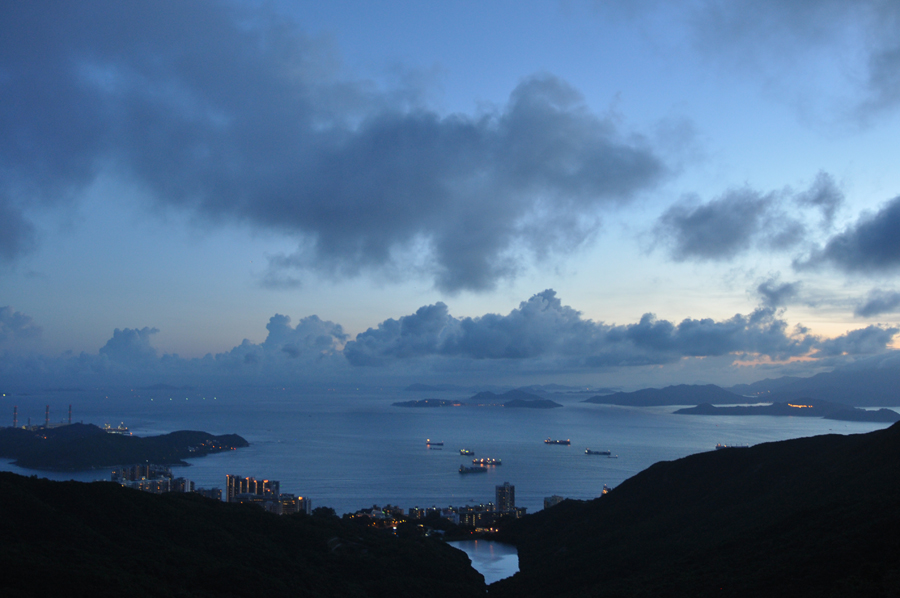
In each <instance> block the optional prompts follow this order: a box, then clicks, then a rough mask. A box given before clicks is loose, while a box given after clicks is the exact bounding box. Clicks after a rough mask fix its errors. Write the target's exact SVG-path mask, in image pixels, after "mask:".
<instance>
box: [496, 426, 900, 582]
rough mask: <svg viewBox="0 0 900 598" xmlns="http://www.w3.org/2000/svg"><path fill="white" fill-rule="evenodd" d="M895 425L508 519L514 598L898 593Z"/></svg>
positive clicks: (662, 469) (704, 464)
mask: <svg viewBox="0 0 900 598" xmlns="http://www.w3.org/2000/svg"><path fill="white" fill-rule="evenodd" d="M898 459H900V424H895V425H893V426H891V427H890V428H887V429H884V430H880V431H876V432H871V433H869V434H860V435H852V436H838V435H826V436H816V437H810V438H800V439H796V440H788V441H783V442H773V443H766V444H760V445H757V446H753V447H750V448H744V449H726V450H721V451H712V452H709V453H701V454H697V455H692V456H689V457H685V458H683V459H679V460H677V461H669V462H660V463H656V464H655V465H653V466H651V467H650V468H648V469H646V470H645V471H643V472H641V473H639V474H637V475H635V476H634V477H632V478H629V479H628V480H626V481H625V482H623V483H622V484H621V485H620V486H618V487H617V488H614V489H613V490H612V491H611V492H610V493H609V494H607V495H605V496H602V497H600V498H598V499H595V500H593V501H588V502H579V501H565V502H563V503H562V504H560V505H557V506H554V507H551V508H549V509H545V510H543V511H540V512H538V513H535V514H534V515H529V516H528V517H526V518H523V519H521V520H519V521H516V522H513V523H512V524H511V525H510V526H509V527H508V528H507V529H506V531H505V532H504V536H505V540H506V541H510V542H512V543H514V544H515V545H516V546H517V547H518V549H519V566H520V572H519V573H518V574H516V575H515V576H514V577H512V578H510V579H507V580H501V581H500V582H498V583H496V584H493V585H492V587H491V595H492V596H499V597H501V598H506V597H512V596H519V597H521V596H526V597H527V596H535V597H536V596H551V595H552V596H555V597H561V598H570V597H571V598H574V597H576V596H586V595H591V596H610V597H618V596H622V597H624V596H700V597H703V596H791V597H798V596H810V597H812V596H816V597H820V596H841V597H845V596H894V595H897V593H898V592H900V565H898V563H900V511H898V509H897V505H898V504H900V482H898V481H897V475H896V468H897V462H898Z"/></svg>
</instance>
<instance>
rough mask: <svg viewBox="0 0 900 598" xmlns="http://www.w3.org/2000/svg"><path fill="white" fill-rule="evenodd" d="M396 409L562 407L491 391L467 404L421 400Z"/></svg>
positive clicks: (522, 395) (536, 398)
mask: <svg viewBox="0 0 900 598" xmlns="http://www.w3.org/2000/svg"><path fill="white" fill-rule="evenodd" d="M392 405H393V406H394V407H507V408H511V409H555V408H557V407H562V405H560V404H559V403H557V402H556V401H551V400H550V399H543V398H541V397H539V396H537V395H533V394H531V393H527V392H524V391H522V390H510V391H508V392H505V393H503V394H499V395H498V394H496V393H493V392H490V391H485V392H479V393H477V394H475V395H473V396H472V397H471V398H469V399H468V401H467V402H463V401H451V400H447V399H419V400H417V401H398V402H396V403H392Z"/></svg>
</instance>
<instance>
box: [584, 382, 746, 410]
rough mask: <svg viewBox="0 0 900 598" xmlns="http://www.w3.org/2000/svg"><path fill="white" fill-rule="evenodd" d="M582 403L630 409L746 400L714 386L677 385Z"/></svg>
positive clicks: (646, 389)
mask: <svg viewBox="0 0 900 598" xmlns="http://www.w3.org/2000/svg"><path fill="white" fill-rule="evenodd" d="M583 402H584V403H596V404H599V405H628V406H632V407H660V406H665V405H699V404H700V403H715V404H733V403H746V402H747V398H746V397H742V396H740V395H736V394H734V393H733V392H728V391H727V390H725V389H723V388H721V387H719V386H716V385H715V384H704V385H696V384H678V385H676V386H667V387H665V388H643V389H641V390H636V391H634V392H617V393H613V394H611V395H602V396H596V397H591V398H589V399H586V400H584V401H583Z"/></svg>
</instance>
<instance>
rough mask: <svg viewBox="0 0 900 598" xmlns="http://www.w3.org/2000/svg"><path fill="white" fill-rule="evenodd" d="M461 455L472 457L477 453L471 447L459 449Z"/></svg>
mask: <svg viewBox="0 0 900 598" xmlns="http://www.w3.org/2000/svg"><path fill="white" fill-rule="evenodd" d="M459 454H460V455H466V456H467V457H471V456H472V455H474V454H475V451H470V450H469V449H459Z"/></svg>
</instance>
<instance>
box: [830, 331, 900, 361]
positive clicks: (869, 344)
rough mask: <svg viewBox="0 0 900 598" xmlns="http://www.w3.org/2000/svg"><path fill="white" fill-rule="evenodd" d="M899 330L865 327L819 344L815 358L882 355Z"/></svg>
mask: <svg viewBox="0 0 900 598" xmlns="http://www.w3.org/2000/svg"><path fill="white" fill-rule="evenodd" d="M897 332H900V328H887V327H881V326H866V327H865V328H860V329H859V330H852V331H850V332H848V333H847V334H844V335H841V336H839V337H837V338H832V339H828V340H824V341H822V342H820V343H819V344H818V346H817V349H818V353H816V356H817V357H820V356H834V355H870V354H874V353H884V352H885V351H886V350H887V345H888V344H889V343H890V342H891V341H892V340H893V338H894V336H895V335H896V334H897Z"/></svg>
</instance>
